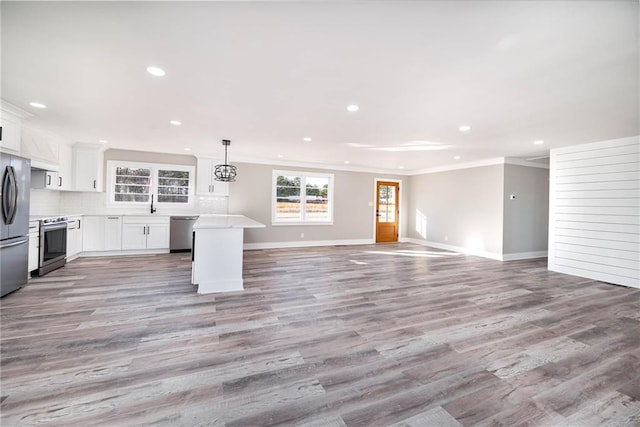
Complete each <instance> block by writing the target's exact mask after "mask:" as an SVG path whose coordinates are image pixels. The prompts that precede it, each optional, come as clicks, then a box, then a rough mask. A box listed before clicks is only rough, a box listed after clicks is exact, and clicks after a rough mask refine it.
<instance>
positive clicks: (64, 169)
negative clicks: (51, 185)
mask: <svg viewBox="0 0 640 427" xmlns="http://www.w3.org/2000/svg"><path fill="white" fill-rule="evenodd" d="M58 160H59V162H60V171H58V182H57V185H58V189H60V190H67V191H69V190H73V185H72V184H73V181H72V176H71V173H72V170H73V149H72V148H71V146H69V145H66V144H60V145H59V146H58Z"/></svg>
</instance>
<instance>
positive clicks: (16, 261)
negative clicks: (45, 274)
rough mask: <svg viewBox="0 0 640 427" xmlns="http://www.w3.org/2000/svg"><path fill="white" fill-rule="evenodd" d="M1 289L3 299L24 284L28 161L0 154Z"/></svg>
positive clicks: (27, 244)
mask: <svg viewBox="0 0 640 427" xmlns="http://www.w3.org/2000/svg"><path fill="white" fill-rule="evenodd" d="M0 179H1V180H2V186H1V187H0V192H1V193H0V199H1V202H2V206H1V207H0V211H1V213H0V217H2V221H1V222H0V288H1V290H2V295H1V296H5V295H6V294H8V293H10V292H13V291H15V290H16V289H20V287H21V286H22V285H24V284H25V283H27V277H28V263H29V188H30V184H31V161H30V160H29V159H24V158H22V157H18V156H14V155H11V154H5V153H0Z"/></svg>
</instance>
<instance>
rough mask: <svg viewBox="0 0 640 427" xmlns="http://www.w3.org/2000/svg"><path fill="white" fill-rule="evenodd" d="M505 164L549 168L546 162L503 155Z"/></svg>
mask: <svg viewBox="0 0 640 427" xmlns="http://www.w3.org/2000/svg"><path fill="white" fill-rule="evenodd" d="M504 164H505V165H515V166H526V167H528V168H538V169H549V165H548V164H546V163H538V162H531V161H529V160H523V159H516V158H513V157H505V159H504Z"/></svg>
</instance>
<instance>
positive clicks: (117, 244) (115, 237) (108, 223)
mask: <svg viewBox="0 0 640 427" xmlns="http://www.w3.org/2000/svg"><path fill="white" fill-rule="evenodd" d="M121 249H122V217H121V216H108V217H105V219H104V250H105V251H119V250H121Z"/></svg>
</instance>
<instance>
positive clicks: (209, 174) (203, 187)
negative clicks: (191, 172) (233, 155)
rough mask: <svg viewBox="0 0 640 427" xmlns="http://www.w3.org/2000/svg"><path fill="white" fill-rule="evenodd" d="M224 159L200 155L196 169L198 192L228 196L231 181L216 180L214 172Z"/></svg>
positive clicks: (200, 193)
mask: <svg viewBox="0 0 640 427" xmlns="http://www.w3.org/2000/svg"><path fill="white" fill-rule="evenodd" d="M220 163H222V160H216V159H209V158H206V157H199V158H198V163H197V167H196V168H197V169H196V194H199V195H207V196H228V195H229V183H228V182H220V181H216V180H215V175H214V173H213V171H214V169H215V167H216V165H217V164H220Z"/></svg>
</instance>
